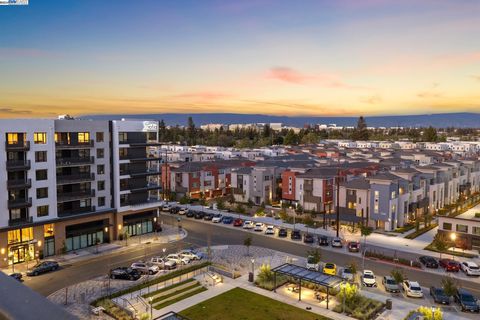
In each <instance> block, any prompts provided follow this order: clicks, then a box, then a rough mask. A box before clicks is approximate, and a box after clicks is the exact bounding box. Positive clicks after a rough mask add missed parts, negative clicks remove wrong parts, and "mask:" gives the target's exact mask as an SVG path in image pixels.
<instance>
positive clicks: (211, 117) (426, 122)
mask: <svg viewBox="0 0 480 320" xmlns="http://www.w3.org/2000/svg"><path fill="white" fill-rule="evenodd" d="M189 116H191V117H192V118H193V121H194V122H195V124H196V125H197V126H199V125H202V124H208V123H221V124H232V123H276V122H281V123H283V124H284V125H287V126H295V127H303V126H304V125H306V124H331V123H335V124H336V125H338V126H355V125H356V123H357V120H358V118H357V117H314V116H310V117H306V116H299V117H287V116H273V115H265V114H239V113H192V114H183V113H163V114H162V113H160V114H128V115H127V114H125V115H121V114H107V115H85V116H81V117H80V118H81V119H95V120H119V119H122V118H125V119H154V120H161V119H163V120H164V121H165V123H166V124H167V125H177V124H178V125H180V126H183V125H186V124H187V119H188V117H189ZM365 119H366V121H367V125H368V126H371V127H428V126H433V127H437V128H444V127H457V128H478V127H480V113H467V112H462V113H438V114H421V115H403V116H372V117H365Z"/></svg>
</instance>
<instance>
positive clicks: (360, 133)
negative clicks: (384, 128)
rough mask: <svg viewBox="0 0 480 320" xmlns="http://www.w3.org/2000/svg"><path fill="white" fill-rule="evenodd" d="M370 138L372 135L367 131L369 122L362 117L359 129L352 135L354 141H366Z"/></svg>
mask: <svg viewBox="0 0 480 320" xmlns="http://www.w3.org/2000/svg"><path fill="white" fill-rule="evenodd" d="M369 138H370V133H369V132H368V129H367V122H366V121H365V118H364V117H363V116H360V117H359V118H358V121H357V127H356V128H355V130H354V131H353V133H352V140H361V141H366V140H368V139H369Z"/></svg>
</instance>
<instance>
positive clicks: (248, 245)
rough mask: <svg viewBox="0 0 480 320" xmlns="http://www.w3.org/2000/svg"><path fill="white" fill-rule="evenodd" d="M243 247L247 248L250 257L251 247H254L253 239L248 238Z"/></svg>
mask: <svg viewBox="0 0 480 320" xmlns="http://www.w3.org/2000/svg"><path fill="white" fill-rule="evenodd" d="M243 245H244V246H245V247H246V248H247V256H249V255H250V246H251V245H252V237H250V236H248V237H246V238H245V240H243Z"/></svg>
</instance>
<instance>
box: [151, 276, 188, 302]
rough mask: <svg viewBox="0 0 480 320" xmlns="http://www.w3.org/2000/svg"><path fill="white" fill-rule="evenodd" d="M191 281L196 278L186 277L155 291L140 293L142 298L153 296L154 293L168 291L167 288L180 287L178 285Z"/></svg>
mask: <svg viewBox="0 0 480 320" xmlns="http://www.w3.org/2000/svg"><path fill="white" fill-rule="evenodd" d="M193 281H196V280H195V279H194V278H191V279H188V280H186V281H182V282H179V283H176V284H174V285H171V286H168V287H164V288H162V289H158V290H155V291H153V292H150V293H147V294H144V295H142V297H144V298H149V297H153V296H155V295H157V294H159V293H162V292H165V291H168V290H170V289H173V288H176V287H180V286H182V285H184V284H186V283H189V282H193Z"/></svg>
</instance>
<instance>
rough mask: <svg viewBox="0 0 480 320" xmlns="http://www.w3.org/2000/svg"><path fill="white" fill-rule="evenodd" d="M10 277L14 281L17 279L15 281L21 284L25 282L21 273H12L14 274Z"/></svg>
mask: <svg viewBox="0 0 480 320" xmlns="http://www.w3.org/2000/svg"><path fill="white" fill-rule="evenodd" d="M10 277H11V278H13V279H15V280H17V281H20V282H22V281H23V279H22V278H23V276H22V274H21V273H18V272H16V273H12V274H11V275H10Z"/></svg>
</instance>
